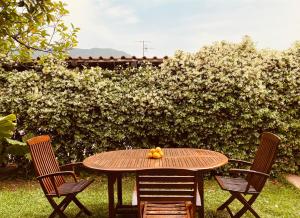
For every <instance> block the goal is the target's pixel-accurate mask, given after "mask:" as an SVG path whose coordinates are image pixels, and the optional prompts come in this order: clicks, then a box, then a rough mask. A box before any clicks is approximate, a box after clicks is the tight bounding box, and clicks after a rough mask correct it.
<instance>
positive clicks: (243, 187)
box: [215, 132, 280, 217]
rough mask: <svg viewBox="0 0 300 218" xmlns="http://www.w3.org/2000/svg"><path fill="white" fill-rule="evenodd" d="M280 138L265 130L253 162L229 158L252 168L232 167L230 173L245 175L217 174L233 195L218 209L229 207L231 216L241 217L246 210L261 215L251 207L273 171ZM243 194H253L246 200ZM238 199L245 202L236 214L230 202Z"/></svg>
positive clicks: (219, 180)
mask: <svg viewBox="0 0 300 218" xmlns="http://www.w3.org/2000/svg"><path fill="white" fill-rule="evenodd" d="M279 142H280V138H279V137H278V136H276V135H274V134H272V133H269V132H264V133H262V135H261V138H260V145H259V147H258V150H257V152H256V155H255V159H254V161H253V163H250V162H247V161H242V160H233V159H232V160H229V162H234V163H238V164H243V165H248V166H251V167H250V169H231V170H229V173H230V174H233V175H240V174H245V177H222V176H215V178H216V180H217V182H218V183H219V185H220V187H221V188H222V189H223V190H226V191H229V192H230V194H231V196H230V197H229V199H228V200H227V201H226V202H225V203H223V204H222V205H221V206H220V207H219V208H218V209H217V210H224V209H225V208H226V209H227V211H228V213H229V214H230V216H231V217H241V216H242V215H243V214H244V213H245V212H246V211H248V210H249V211H250V212H251V213H252V214H253V215H254V216H255V217H259V215H258V214H257V213H256V212H255V210H254V209H253V208H252V207H251V205H252V204H253V203H254V201H255V200H256V198H257V197H258V195H259V194H260V192H261V190H262V189H263V187H264V185H265V183H266V181H267V179H268V177H269V173H270V171H271V168H272V165H273V163H274V160H275V156H276V153H277V150H278V145H279ZM243 195H251V197H250V199H249V200H246V199H245V198H244V196H243ZM234 199H237V200H239V201H240V202H241V203H242V204H243V208H242V209H241V210H240V211H238V212H237V213H236V214H235V215H233V213H232V212H231V210H230V209H229V204H230V203H231V202H232V201H233V200H234Z"/></svg>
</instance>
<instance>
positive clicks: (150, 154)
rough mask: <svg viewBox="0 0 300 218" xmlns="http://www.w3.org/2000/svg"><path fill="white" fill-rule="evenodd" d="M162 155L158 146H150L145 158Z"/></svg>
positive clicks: (157, 157) (160, 156)
mask: <svg viewBox="0 0 300 218" xmlns="http://www.w3.org/2000/svg"><path fill="white" fill-rule="evenodd" d="M163 156H164V152H163V151H162V149H161V148H160V147H156V148H152V149H150V151H149V152H148V153H147V158H154V159H159V158H162V157H163Z"/></svg>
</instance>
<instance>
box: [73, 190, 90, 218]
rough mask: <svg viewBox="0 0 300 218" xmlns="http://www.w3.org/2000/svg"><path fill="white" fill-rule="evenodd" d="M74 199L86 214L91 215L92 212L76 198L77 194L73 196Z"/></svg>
mask: <svg viewBox="0 0 300 218" xmlns="http://www.w3.org/2000/svg"><path fill="white" fill-rule="evenodd" d="M72 201H73V202H74V203H75V204H76V205H77V206H78V207H79V208H80V210H81V211H83V212H84V213H85V214H86V215H88V216H91V215H92V213H91V212H90V211H89V210H88V209H87V208H86V207H85V206H83V204H82V203H81V202H80V201H79V200H78V199H77V198H76V196H75V195H73V197H72Z"/></svg>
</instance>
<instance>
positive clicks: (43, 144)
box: [27, 135, 65, 194]
mask: <svg viewBox="0 0 300 218" xmlns="http://www.w3.org/2000/svg"><path fill="white" fill-rule="evenodd" d="M27 144H28V146H29V150H30V153H31V158H32V161H33V165H34V168H35V173H36V176H43V175H46V174H49V173H55V172H59V171H60V168H59V165H58V163H57V161H56V159H55V155H54V151H53V149H52V146H51V139H50V137H49V136H48V135H42V136H37V137H34V138H31V139H29V140H27ZM40 183H41V186H42V188H43V191H44V192H45V194H49V193H50V192H51V191H53V190H54V187H53V185H52V183H51V181H50V179H49V178H44V179H42V180H40ZM63 183H65V181H64V179H63V177H62V176H55V184H56V185H57V187H58V186H60V185H61V184H63Z"/></svg>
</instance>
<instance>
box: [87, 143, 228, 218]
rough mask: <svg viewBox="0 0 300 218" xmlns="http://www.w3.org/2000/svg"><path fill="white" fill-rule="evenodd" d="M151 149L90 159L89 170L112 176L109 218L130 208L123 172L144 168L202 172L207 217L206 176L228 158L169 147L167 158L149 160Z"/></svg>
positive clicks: (202, 199)
mask: <svg viewBox="0 0 300 218" xmlns="http://www.w3.org/2000/svg"><path fill="white" fill-rule="evenodd" d="M148 152H149V149H132V150H117V151H109V152H103V153H98V154H95V155H93V156H90V157H88V158H86V159H85V160H84V161H83V165H84V166H85V167H87V168H90V169H93V170H96V171H99V172H103V173H105V174H107V176H108V198H109V199H108V202H109V218H113V217H115V216H116V212H117V210H118V209H120V210H121V209H122V208H126V207H128V205H123V203H122V173H128V172H136V171H138V170H142V169H153V168H166V169H189V170H195V171H197V172H198V176H197V180H198V190H199V195H200V201H201V206H200V208H199V214H200V217H204V198H203V197H204V192H203V174H204V173H205V172H207V171H210V170H212V169H215V168H218V167H220V166H223V165H225V164H226V163H227V162H228V158H227V157H226V156H225V155H223V154H221V153H219V152H215V151H210V150H204V149H193V148H165V149H163V152H164V157H163V158H161V159H149V158H147V157H146V155H147V153H148ZM116 181H117V193H118V195H117V196H118V203H117V208H115V206H114V205H115V204H114V184H115V182H116Z"/></svg>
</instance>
